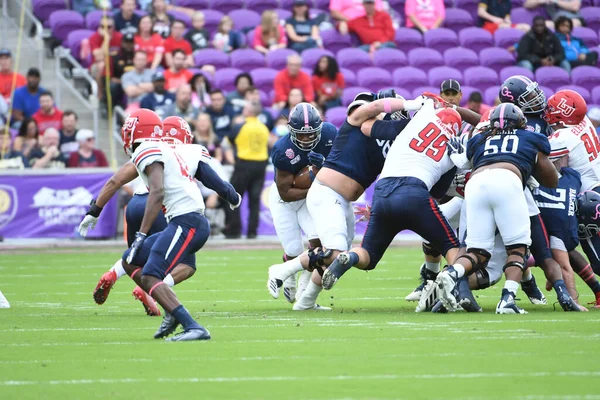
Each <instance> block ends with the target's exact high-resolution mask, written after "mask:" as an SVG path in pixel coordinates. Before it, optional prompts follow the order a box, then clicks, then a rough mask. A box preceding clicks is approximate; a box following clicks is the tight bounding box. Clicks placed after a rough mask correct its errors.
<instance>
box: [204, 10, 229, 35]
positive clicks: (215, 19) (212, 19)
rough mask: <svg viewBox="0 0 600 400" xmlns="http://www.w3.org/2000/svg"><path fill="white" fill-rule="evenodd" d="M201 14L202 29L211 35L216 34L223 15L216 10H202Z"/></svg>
mask: <svg viewBox="0 0 600 400" xmlns="http://www.w3.org/2000/svg"><path fill="white" fill-rule="evenodd" d="M202 12H203V13H204V29H206V30H207V31H208V32H209V33H211V34H212V33H214V32H216V31H217V27H218V26H219V22H220V21H221V18H223V16H224V15H225V14H223V13H222V12H220V11H216V10H202Z"/></svg>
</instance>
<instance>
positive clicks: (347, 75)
mask: <svg viewBox="0 0 600 400" xmlns="http://www.w3.org/2000/svg"><path fill="white" fill-rule="evenodd" d="M340 72H341V73H342V75H344V85H345V86H346V87H350V86H358V79H356V74H355V73H354V71H350V70H349V69H348V68H340Z"/></svg>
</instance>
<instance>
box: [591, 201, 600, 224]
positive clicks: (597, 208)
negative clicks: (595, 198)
mask: <svg viewBox="0 0 600 400" xmlns="http://www.w3.org/2000/svg"><path fill="white" fill-rule="evenodd" d="M599 208H600V203H599V204H596V215H595V216H594V217H593V218H592V219H593V220H594V221H595V220H597V219H598V218H600V210H599Z"/></svg>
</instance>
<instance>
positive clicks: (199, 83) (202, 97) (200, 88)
mask: <svg viewBox="0 0 600 400" xmlns="http://www.w3.org/2000/svg"><path fill="white" fill-rule="evenodd" d="M190 86H191V87H192V91H193V92H192V105H193V106H194V107H196V108H199V109H201V108H205V107H206V106H208V105H209V104H210V92H211V90H212V89H211V87H210V82H209V81H208V80H207V79H206V77H205V76H204V74H202V73H201V72H198V73H196V74H195V75H194V76H193V77H192V79H190Z"/></svg>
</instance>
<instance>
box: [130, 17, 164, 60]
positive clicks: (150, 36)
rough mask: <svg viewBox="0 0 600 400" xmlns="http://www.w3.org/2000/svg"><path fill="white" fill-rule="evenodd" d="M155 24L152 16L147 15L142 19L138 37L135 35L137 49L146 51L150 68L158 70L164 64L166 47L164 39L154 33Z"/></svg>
mask: <svg viewBox="0 0 600 400" xmlns="http://www.w3.org/2000/svg"><path fill="white" fill-rule="evenodd" d="M152 30H153V22H152V19H151V18H150V16H148V15H145V16H143V17H142V18H141V19H140V23H139V25H138V31H137V35H135V38H134V42H135V49H136V50H141V51H144V52H145V53H146V54H147V55H148V61H147V63H148V67H150V69H156V68H157V67H158V66H159V65H160V64H161V62H162V59H163V56H164V52H165V47H164V41H163V38H162V37H161V36H160V35H159V34H158V33H153V32H152Z"/></svg>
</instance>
